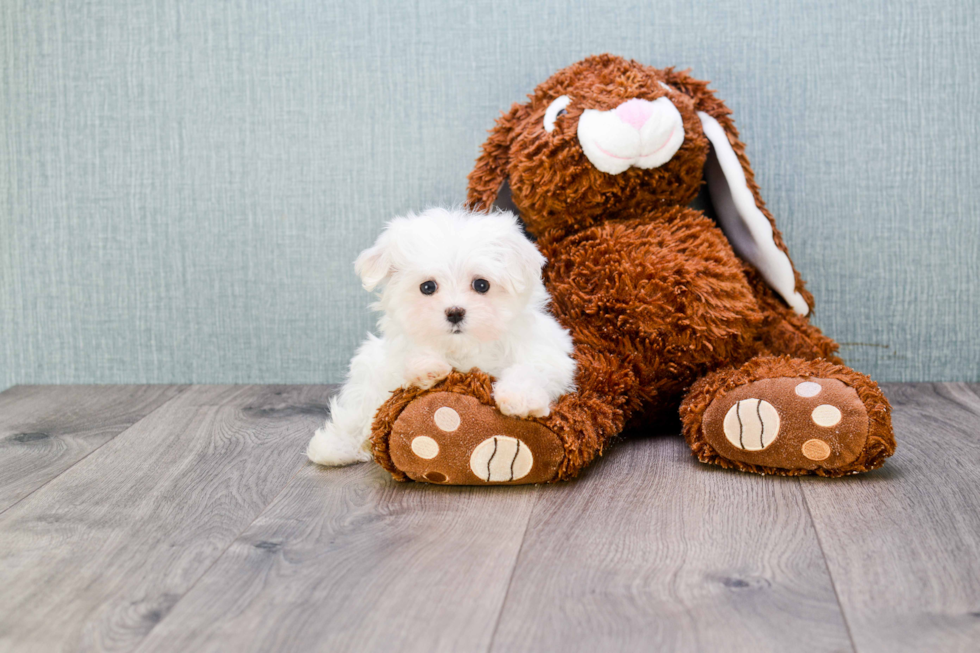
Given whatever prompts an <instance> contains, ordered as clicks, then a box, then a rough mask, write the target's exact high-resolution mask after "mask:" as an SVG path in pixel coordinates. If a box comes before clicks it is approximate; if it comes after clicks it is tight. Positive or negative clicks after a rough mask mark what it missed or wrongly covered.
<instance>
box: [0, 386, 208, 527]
mask: <svg viewBox="0 0 980 653" xmlns="http://www.w3.org/2000/svg"><path fill="white" fill-rule="evenodd" d="M18 387H20V386H14V388H18ZM191 387H192V386H190V385H185V386H184V387H182V388H180V390H178V391H177V394H175V395H174V396H173V397H171V398H170V399H168V400H167V401H165V402H163V403H162V404H160V405H159V406H157V407H156V408H154V409H153V410H151V411H150V412H148V413H147V414H146V415H143V417H141V418H139V419H138V420H136V421H135V422H133V423H132V424H130V425H129V426H127V427H126V428H124V429H123V430H122V431H119V433H116V434H115V435H114V436H112V437H111V438H109V439H108V440H106V441H105V442H103V443H102V444H100V445H99V446H97V447H96V448H94V449H92V450H91V451H89V452H88V453H87V454H85V455H84V456H82V457H81V458H79V459H78V460H76V461H75V462H73V463H72V464H71V465H69V466H68V467H66V468H65V469H63V470H62V471H61V472H60V473H58V474H56V475H54V476H52V477H51V478H49V479H48V480H46V481H45V482H44V483H41V484H40V485H38V486H37V487H36V488H34V489H33V490H31V491H30V492H28V493H27V494H25V495H24V496H22V497H21V498H19V499H17V500H16V501H14V502H13V503H12V504H10V505H9V506H7V507H5V508H3V509H0V515H3V514H4V513H5V512H7V511H8V510H10V509H11V508H13V507H14V506H16V505H18V504H19V503H20V502H21V501H24V500H25V499H27V498H29V497H31V496H33V495H34V494H35V493H37V492H38V490H41V489H43V488H45V487H47V486H48V485H49V484H50V483H51V482H53V481H54V480H56V479H59V478H61V477H62V476H64V475H65V474H67V473H68V472H70V471H71V470H72V469H74V468H75V466H76V465H78V464H79V463H80V462H82V461H83V460H85V459H86V458H88V457H89V456H91V455H92V454H94V453H95V452H96V451H99V450H100V449H102V447H104V446H106V445H107V444H109V443H110V442H112V441H114V440H115V439H116V438H118V437H119V436H120V435H122V434H123V433H127V432H128V431H129V430H130V429H132V428H134V427H136V425H137V424H140V423H141V422H143V420H145V419H148V418H149V417H150V416H152V415H154V414H155V413H156V412H157V411H158V410H162V409H163V408H165V407H167V406H169V405H170V402H172V401H174V400H175V399H177V398H178V397H180V396H181V395H182V394H184V393H185V392H187V390H188V389H189V388H191Z"/></svg>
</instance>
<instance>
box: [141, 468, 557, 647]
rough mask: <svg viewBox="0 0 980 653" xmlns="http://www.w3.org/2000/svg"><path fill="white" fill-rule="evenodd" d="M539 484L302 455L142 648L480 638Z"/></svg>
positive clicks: (496, 607)
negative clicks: (426, 474) (414, 474)
mask: <svg viewBox="0 0 980 653" xmlns="http://www.w3.org/2000/svg"><path fill="white" fill-rule="evenodd" d="M539 491H540V490H539V489H538V488H535V487H533V486H530V487H529V486H519V487H510V488H472V487H471V488H460V487H456V488H453V487H438V486H432V485H424V484H415V483H396V482H395V481H393V480H392V479H391V478H390V477H389V476H388V475H387V474H386V473H385V472H384V471H382V470H381V468H380V467H377V466H376V465H373V464H365V465H357V466H353V467H348V468H343V469H323V468H318V467H316V466H315V465H312V464H308V465H307V466H306V467H305V468H304V469H303V470H302V471H301V472H300V473H299V474H298V475H297V476H296V478H294V479H293V481H292V482H291V483H290V485H289V487H288V488H287V489H286V490H285V491H284V492H283V493H282V495H280V496H279V497H278V498H277V499H276V501H275V502H274V503H273V504H272V505H271V506H270V507H269V509H268V510H266V511H265V512H264V513H263V514H262V515H261V516H260V517H259V518H258V519H257V520H256V522H255V523H254V524H253V525H252V526H251V527H250V528H249V529H248V530H247V531H245V532H244V533H243V534H242V535H241V537H239V538H238V539H237V540H236V541H235V543H234V545H232V547H231V548H229V550H228V551H227V553H226V554H225V555H224V556H223V557H222V559H221V561H220V562H219V563H218V564H217V565H215V567H214V568H213V569H212V570H211V571H210V572H208V574H207V576H206V577H205V578H204V579H203V580H202V581H201V582H200V583H198V584H197V585H196V586H195V587H194V589H193V590H192V591H191V592H190V593H189V594H188V595H187V596H186V597H185V598H184V600H182V601H181V602H180V604H179V605H178V606H177V608H176V609H175V610H174V611H172V612H171V613H170V614H169V615H168V616H167V618H166V619H164V620H163V622H162V623H160V625H159V626H157V628H155V629H154V630H153V632H152V633H151V634H150V636H149V638H148V639H147V641H146V643H145V645H144V646H143V647H141V649H140V651H182V650H195V651H229V650H231V651H331V652H333V651H386V652H392V651H486V650H487V649H488V647H489V644H490V638H491V636H492V634H493V629H494V626H495V624H496V621H497V616H498V614H499V612H500V607H501V605H502V604H503V600H504V596H505V594H506V591H507V583H508V581H509V579H510V575H511V572H512V570H513V567H514V563H515V562H516V560H517V554H518V551H519V549H520V546H521V541H522V539H523V536H524V530H525V528H526V525H527V520H528V517H529V516H530V513H531V507H532V505H533V499H534V497H535V496H536V494H537V493H538V492H539Z"/></svg>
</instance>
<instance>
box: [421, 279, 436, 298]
mask: <svg viewBox="0 0 980 653" xmlns="http://www.w3.org/2000/svg"><path fill="white" fill-rule="evenodd" d="M438 289H439V284H437V283H436V282H435V281H423V282H422V285H421V286H419V290H421V291H422V294H423V295H431V294H432V293H434V292H435V291H437V290H438Z"/></svg>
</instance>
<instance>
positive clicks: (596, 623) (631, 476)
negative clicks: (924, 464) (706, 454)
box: [492, 436, 851, 653]
mask: <svg viewBox="0 0 980 653" xmlns="http://www.w3.org/2000/svg"><path fill="white" fill-rule="evenodd" d="M492 650H494V651H506V652H513V651H557V650H560V651H563V652H571V651H590V652H592V651H615V650H620V651H626V650H650V651H711V652H715V651H752V652H754V653H758V652H760V651H788V650H807V651H848V650H851V644H850V641H849V639H848V635H847V632H846V627H845V624H844V621H843V618H842V616H841V613H840V608H839V606H838V604H837V600H836V597H835V596H834V591H833V587H832V585H831V582H830V578H829V577H828V574H827V569H826V567H825V565H824V561H823V556H822V554H821V552H820V549H819V544H818V542H817V538H816V534H815V532H814V530H813V526H812V524H811V522H810V519H809V516H808V515H807V512H806V508H805V506H804V503H803V499H802V495H801V492H800V488H799V484H798V482H797V481H796V480H795V479H788V478H773V477H760V476H755V475H749V474H741V473H737V472H729V471H725V470H721V469H719V468H715V467H709V466H706V465H702V464H699V463H697V462H696V461H695V460H694V459H693V458H692V457H691V454H690V452H689V450H688V449H687V447H686V446H685V444H684V443H683V441H682V440H681V439H680V438H679V437H676V436H673V437H662V438H649V439H638V440H628V441H626V442H623V443H621V444H619V445H618V446H617V447H615V448H614V449H613V450H612V451H611V452H610V453H609V454H608V455H607V456H606V457H605V458H604V459H602V460H601V461H599V464H598V465H596V466H595V467H593V468H592V469H591V470H590V471H589V472H588V473H587V475H586V476H585V477H584V478H582V479H580V480H579V481H578V482H577V483H576V484H575V485H573V486H552V487H549V488H547V491H546V492H545V493H544V494H543V495H542V496H541V497H540V499H539V500H538V502H537V504H536V506H535V508H534V512H533V513H532V515H531V521H530V523H529V526H528V532H527V536H526V538H525V541H524V545H523V548H522V550H521V555H520V558H519V560H518V564H517V567H516V569H515V571H514V575H513V580H512V582H511V587H510V591H509V593H508V596H507V601H506V603H505V605H504V609H503V612H502V615H501V619H500V625H499V627H498V629H497V632H496V634H495V636H494V640H493V648H492Z"/></svg>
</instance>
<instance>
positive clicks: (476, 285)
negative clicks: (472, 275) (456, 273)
mask: <svg viewBox="0 0 980 653" xmlns="http://www.w3.org/2000/svg"><path fill="white" fill-rule="evenodd" d="M473 290H475V291H477V292H478V293H480V294H481V295H482V294H483V293H485V292H486V291H488V290H490V282H489V281H487V280H486V279H473Z"/></svg>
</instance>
